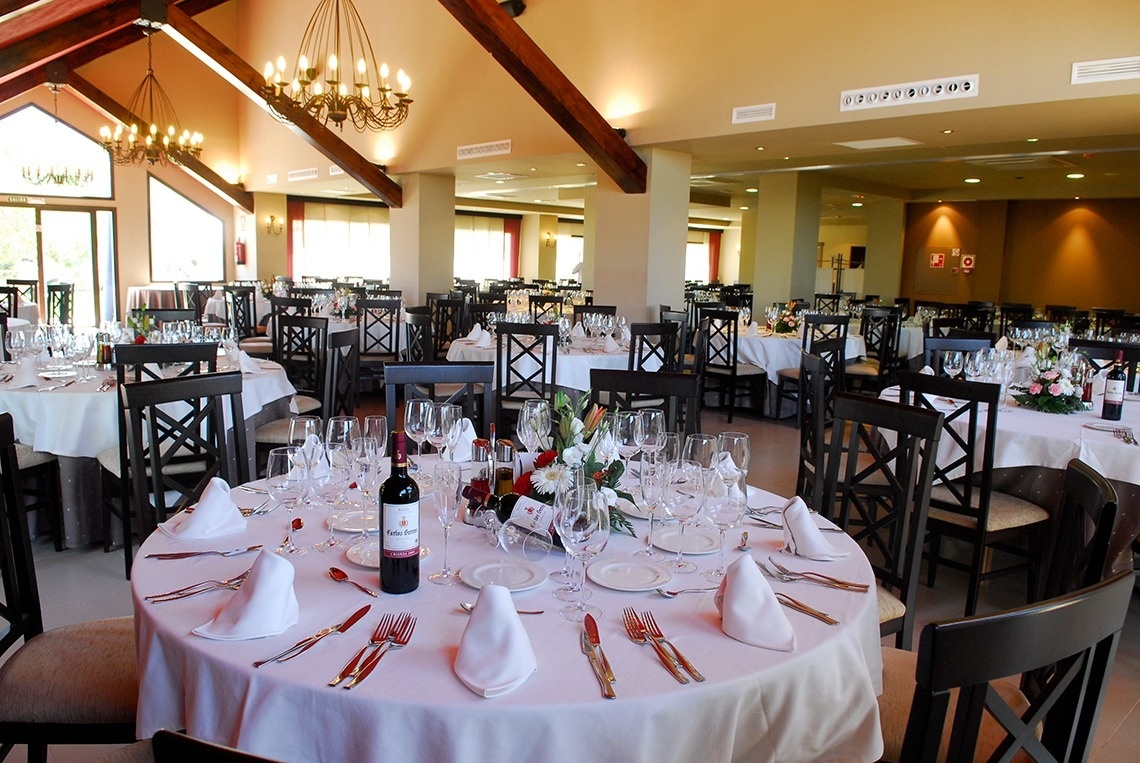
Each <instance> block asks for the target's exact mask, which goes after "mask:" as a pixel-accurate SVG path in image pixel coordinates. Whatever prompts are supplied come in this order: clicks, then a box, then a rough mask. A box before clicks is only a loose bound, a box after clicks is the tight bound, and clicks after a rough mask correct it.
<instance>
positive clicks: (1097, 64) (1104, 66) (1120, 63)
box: [1069, 56, 1140, 85]
mask: <svg viewBox="0 0 1140 763" xmlns="http://www.w3.org/2000/svg"><path fill="white" fill-rule="evenodd" d="M1119 79H1140V56H1132V57H1131V58H1106V59H1104V60H1103V61H1078V62H1077V63H1075V64H1073V76H1072V79H1071V80H1070V81H1069V84H1071V85H1087V84H1088V83H1090V82H1112V81H1114V80H1119Z"/></svg>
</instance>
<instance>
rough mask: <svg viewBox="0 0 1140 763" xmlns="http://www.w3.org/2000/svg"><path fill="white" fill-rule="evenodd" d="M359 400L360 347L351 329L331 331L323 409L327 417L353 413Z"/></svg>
mask: <svg viewBox="0 0 1140 763" xmlns="http://www.w3.org/2000/svg"><path fill="white" fill-rule="evenodd" d="M359 402H360V346H359V345H358V344H357V343H356V334H355V333H354V332H352V331H332V332H330V333H329V353H328V363H327V364H326V375H325V397H324V399H323V401H322V403H321V411H322V412H324V414H325V417H326V418H327V417H329V416H352V415H353V414H355V413H356V406H357V404H358V403H359Z"/></svg>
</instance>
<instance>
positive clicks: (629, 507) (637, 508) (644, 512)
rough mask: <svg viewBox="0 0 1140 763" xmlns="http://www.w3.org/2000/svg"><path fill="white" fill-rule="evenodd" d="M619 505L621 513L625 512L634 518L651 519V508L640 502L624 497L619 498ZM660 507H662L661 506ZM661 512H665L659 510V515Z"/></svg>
mask: <svg viewBox="0 0 1140 763" xmlns="http://www.w3.org/2000/svg"><path fill="white" fill-rule="evenodd" d="M617 507H618V508H619V509H620V510H621V513H622V514H625V515H626V516H627V517H632V518H634V519H649V510H648V509H646V508H645V507H644V506H642V505H641V504H639V503H630V502H629V501H627V500H626V499H624V498H619V499H618V502H617ZM658 508H659V509H660V507H658ZM661 514H664V512H659V513H658V516H660V515H661Z"/></svg>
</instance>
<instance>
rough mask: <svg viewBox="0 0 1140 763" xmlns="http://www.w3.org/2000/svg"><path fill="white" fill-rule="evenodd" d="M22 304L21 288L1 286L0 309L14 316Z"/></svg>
mask: <svg viewBox="0 0 1140 763" xmlns="http://www.w3.org/2000/svg"><path fill="white" fill-rule="evenodd" d="M19 305H20V290H19V289H17V288H16V287H15V286H0V311H2V312H3V313H4V314H5V315H8V316H10V317H12V318H15V317H16V310H17V308H18V307H19Z"/></svg>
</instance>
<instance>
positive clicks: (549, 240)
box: [546, 233, 557, 249]
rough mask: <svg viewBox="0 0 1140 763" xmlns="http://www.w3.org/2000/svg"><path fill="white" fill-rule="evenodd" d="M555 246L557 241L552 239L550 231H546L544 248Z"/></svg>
mask: <svg viewBox="0 0 1140 763" xmlns="http://www.w3.org/2000/svg"><path fill="white" fill-rule="evenodd" d="M555 246H557V242H556V241H555V240H554V236H552V235H551V234H550V233H547V234H546V248H547V249H553V248H554V247H555Z"/></svg>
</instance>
